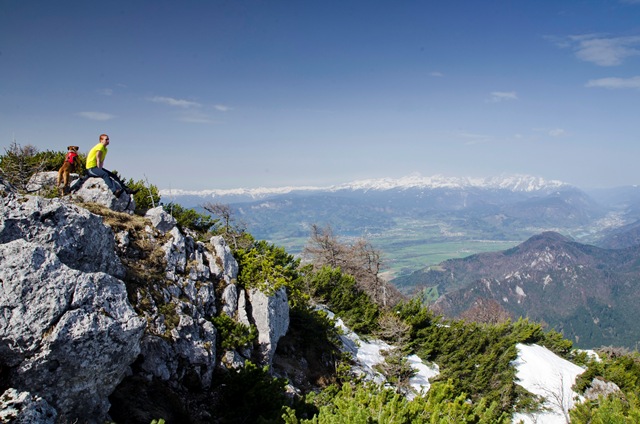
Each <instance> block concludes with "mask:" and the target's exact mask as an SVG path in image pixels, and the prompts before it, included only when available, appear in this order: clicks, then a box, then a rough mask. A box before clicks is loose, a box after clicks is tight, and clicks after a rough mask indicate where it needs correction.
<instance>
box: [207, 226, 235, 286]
mask: <svg viewBox="0 0 640 424" xmlns="http://www.w3.org/2000/svg"><path fill="white" fill-rule="evenodd" d="M210 243H211V245H212V246H213V250H214V251H215V253H216V256H217V258H218V259H217V260H216V261H212V262H211V264H210V267H211V272H212V273H213V274H214V275H216V276H218V277H219V278H221V279H224V281H225V282H227V283H231V282H232V281H234V280H235V279H236V278H238V262H237V261H236V258H234V257H233V253H231V249H230V248H229V246H228V245H227V242H226V241H225V240H224V238H223V237H222V236H214V237H211V240H210Z"/></svg>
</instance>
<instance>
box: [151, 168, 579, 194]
mask: <svg viewBox="0 0 640 424" xmlns="http://www.w3.org/2000/svg"><path fill="white" fill-rule="evenodd" d="M561 187H569V184H567V183H564V182H562V181H558V180H545V179H544V178H541V177H535V176H531V175H521V174H515V175H503V176H496V177H480V178H473V177H446V176H442V175H434V176H430V177H424V176H422V175H420V174H412V175H408V176H405V177H401V178H378V179H365V180H357V181H353V182H349V183H345V184H338V185H332V186H284V187H257V188H235V189H211V190H181V189H164V190H160V194H161V195H162V196H163V197H168V198H173V197H178V198H180V197H185V196H195V197H200V198H202V199H219V198H225V199H233V201H240V200H241V199H242V200H259V199H264V198H266V197H269V196H273V195H279V194H288V193H294V192H320V191H325V192H337V191H348V190H351V191H375V190H391V189H399V190H402V189H442V188H447V189H465V188H484V189H501V190H509V191H514V192H534V191H539V190H554V189H557V188H561Z"/></svg>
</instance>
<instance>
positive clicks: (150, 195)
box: [126, 178, 160, 215]
mask: <svg viewBox="0 0 640 424" xmlns="http://www.w3.org/2000/svg"><path fill="white" fill-rule="evenodd" d="M126 185H127V187H129V188H130V189H131V190H137V193H135V194H134V195H133V200H135V202H136V213H139V214H142V215H144V213H145V212H146V211H148V210H149V209H151V208H154V207H156V206H158V205H160V192H159V191H158V187H157V186H155V185H153V184H149V182H148V181H144V180H138V181H134V180H133V179H132V178H130V179H129V181H127V183H126Z"/></svg>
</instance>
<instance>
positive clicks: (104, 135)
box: [98, 134, 109, 140]
mask: <svg viewBox="0 0 640 424" xmlns="http://www.w3.org/2000/svg"><path fill="white" fill-rule="evenodd" d="M102 137H104V138H109V136H108V135H106V134H100V138H99V139H98V140H102Z"/></svg>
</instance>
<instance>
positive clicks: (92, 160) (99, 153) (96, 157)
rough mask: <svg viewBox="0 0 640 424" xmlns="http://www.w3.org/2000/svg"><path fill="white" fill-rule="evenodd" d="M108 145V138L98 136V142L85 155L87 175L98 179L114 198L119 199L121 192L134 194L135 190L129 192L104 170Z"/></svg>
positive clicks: (114, 176) (115, 177)
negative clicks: (104, 184)
mask: <svg viewBox="0 0 640 424" xmlns="http://www.w3.org/2000/svg"><path fill="white" fill-rule="evenodd" d="M108 145H109V136H108V135H107V134H100V141H99V142H98V144H96V145H95V146H93V148H92V149H91V150H90V151H89V154H88V155H87V174H89V176H90V177H100V178H102V179H103V180H104V182H105V183H106V184H107V187H109V190H111V192H112V193H113V194H114V195H115V196H116V197H120V195H121V194H122V192H126V193H128V194H135V192H136V191H137V190H130V189H129V188H127V187H126V186H125V185H124V183H123V182H122V181H121V180H120V179H119V178H118V177H117V175H115V174H114V173H113V172H111V171H109V170H108V169H106V168H104V166H103V165H104V160H105V158H106V157H107V146H108Z"/></svg>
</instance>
